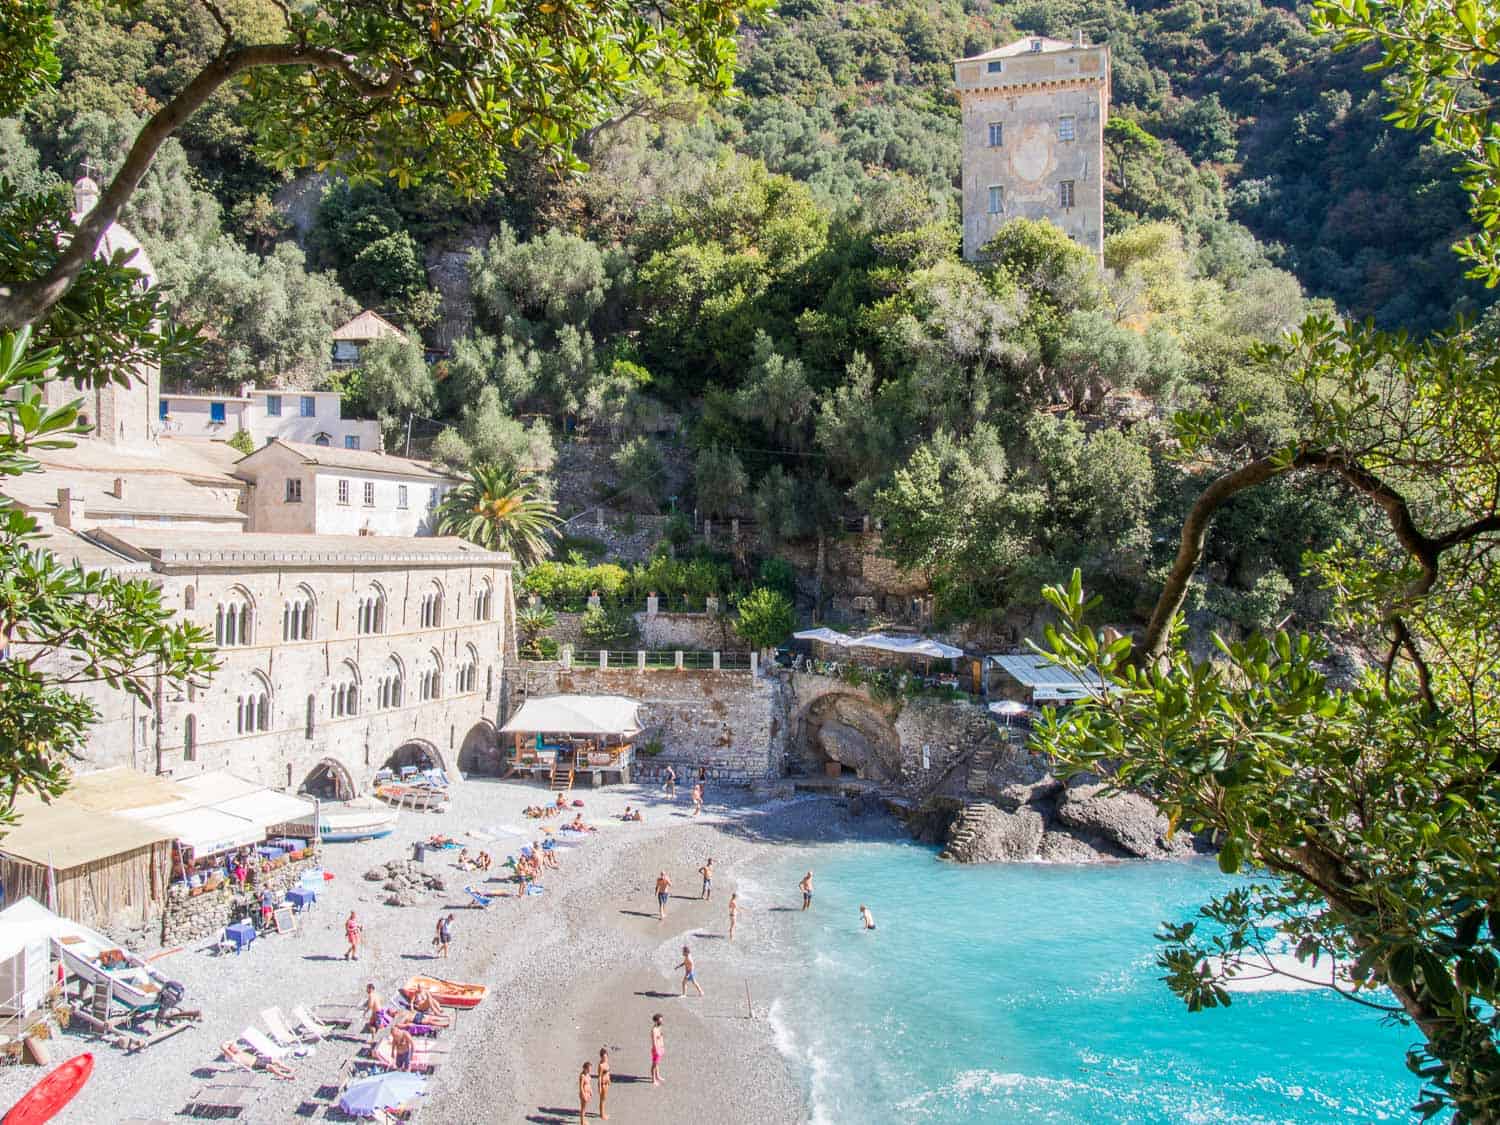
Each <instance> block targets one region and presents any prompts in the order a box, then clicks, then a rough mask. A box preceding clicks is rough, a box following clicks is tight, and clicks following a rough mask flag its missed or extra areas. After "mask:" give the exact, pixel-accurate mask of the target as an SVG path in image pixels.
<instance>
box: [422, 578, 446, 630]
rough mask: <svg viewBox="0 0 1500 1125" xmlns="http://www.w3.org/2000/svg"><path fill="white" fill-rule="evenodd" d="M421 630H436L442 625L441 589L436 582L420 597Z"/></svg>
mask: <svg viewBox="0 0 1500 1125" xmlns="http://www.w3.org/2000/svg"><path fill="white" fill-rule="evenodd" d="M421 621H422V628H424V629H436V628H438V627H439V626H441V625H442V623H443V588H442V587H441V586H439V585H438V584H437V582H436V581H434V582H433V583H432V585H431V586H429V587H428V589H427V591H426V592H425V593H424V594H423V595H422V611H421Z"/></svg>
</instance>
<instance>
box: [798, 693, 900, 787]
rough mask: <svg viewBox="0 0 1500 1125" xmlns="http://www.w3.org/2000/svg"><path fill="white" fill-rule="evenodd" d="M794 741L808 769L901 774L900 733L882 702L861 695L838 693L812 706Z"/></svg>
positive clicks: (870, 776)
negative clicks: (884, 709)
mask: <svg viewBox="0 0 1500 1125" xmlns="http://www.w3.org/2000/svg"><path fill="white" fill-rule="evenodd" d="M795 745H796V747H797V750H798V754H799V756H800V758H801V760H802V765H803V766H804V768H805V769H807V770H808V772H812V773H819V774H824V773H827V772H828V767H829V765H830V763H833V764H836V765H837V766H839V767H841V774H842V775H843V776H846V777H849V776H853V777H860V778H865V779H867V780H870V781H891V780H894V779H895V778H896V777H898V776H899V775H900V773H901V736H900V735H899V734H897V733H896V728H895V727H893V726H892V725H891V722H890V719H889V718H887V716H886V714H885V712H884V711H883V710H882V708H881V707H880V705H879V704H877V703H875V702H873V701H872V700H870V699H868V698H867V697H865V696H863V695H854V694H851V693H845V692H834V693H831V694H828V695H823V696H819V697H818V698H817V699H815V700H813V701H812V702H811V703H810V704H808V706H807V709H806V710H805V711H803V712H802V716H801V718H800V720H799V722H798V725H797V731H796V740H795Z"/></svg>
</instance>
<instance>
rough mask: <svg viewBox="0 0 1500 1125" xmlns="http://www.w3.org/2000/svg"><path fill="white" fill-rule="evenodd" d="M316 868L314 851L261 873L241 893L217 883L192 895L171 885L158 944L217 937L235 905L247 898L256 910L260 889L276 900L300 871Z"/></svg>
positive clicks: (183, 886)
mask: <svg viewBox="0 0 1500 1125" xmlns="http://www.w3.org/2000/svg"><path fill="white" fill-rule="evenodd" d="M317 865H318V857H317V853H316V852H314V853H313V854H311V855H310V856H309V857H308V858H307V859H301V860H292V861H290V862H288V863H285V864H283V865H282V866H280V867H278V868H276V869H275V870H274V871H266V872H262V873H261V874H260V876H259V879H260V881H258V882H254V883H251V884H250V885H249V889H248V890H247V891H246V892H244V893H243V894H242V893H241V892H240V891H238V890H236V889H234V887H233V884H231V883H228V882H225V883H222V884H220V885H219V887H218V888H217V889H216V890H212V891H207V892H205V893H202V894H196V895H194V894H189V893H188V887H187V884H185V883H174V884H172V886H171V887H169V888H168V889H167V905H166V907H165V909H164V910H163V911H162V919H161V943H162V945H163V946H164V947H165V948H171V947H172V946H176V945H186V944H188V943H190V942H197V941H206V940H207V939H209V938H213V937H217V936H218V934H219V933H220V931H222V930H223V929H224V927H225V926H227V925H229V923H230V921H231V919H232V918H233V917H234V909H235V903H236V902H242V901H244V900H245V899H246V898H247V897H248V898H249V899H251V900H252V901H253V903H254V906H255V909H256V910H257V911H258V910H259V900H260V893H261V891H262V890H263V889H265V888H266V887H270V888H271V893H272V894H274V895H275V896H276V897H277V899H280V898H281V896H282V895H284V894H285V893H286V892H287V891H289V890H291V889H292V888H293V887H295V886H296V885H297V883H298V882H299V881H300V880H301V878H302V873H303V872H304V871H308V870H311V869H312V868H314V867H316V866H317Z"/></svg>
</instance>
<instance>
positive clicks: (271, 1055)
mask: <svg viewBox="0 0 1500 1125" xmlns="http://www.w3.org/2000/svg"><path fill="white" fill-rule="evenodd" d="M240 1042H241V1043H244V1044H245V1045H246V1046H247V1047H249V1048H250V1049H251V1050H252V1051H254V1052H255V1053H256V1054H257V1055H260V1056H261V1057H262V1058H267V1059H284V1058H286V1057H287V1056H288V1055H289V1054H291V1053H292V1052H291V1051H290V1050H288V1049H287V1048H285V1047H278V1046H277V1045H276V1044H275V1043H272V1042H271V1040H270V1039H268V1038H267V1037H266V1034H265V1032H263V1031H261V1030H260V1028H258V1027H247V1028H245V1030H244V1031H242V1032H240Z"/></svg>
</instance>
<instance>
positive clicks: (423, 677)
mask: <svg viewBox="0 0 1500 1125" xmlns="http://www.w3.org/2000/svg"><path fill="white" fill-rule="evenodd" d="M442 694H443V658H442V657H441V656H439V655H438V654H437V651H436V650H433V651H431V652H429V653H428V654H427V655H426V656H425V657H423V658H422V663H421V664H420V665H418V666H417V698H418V699H420V700H422V701H423V702H424V703H425V702H426V701H427V700H429V699H438V698H440V697H441V696H442Z"/></svg>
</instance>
